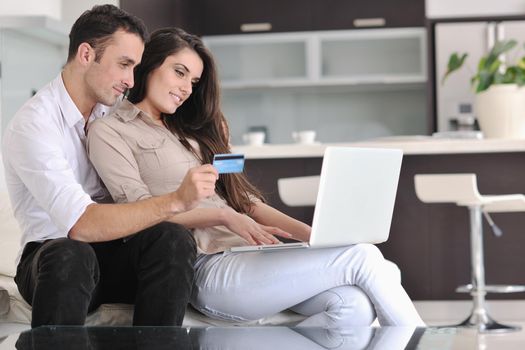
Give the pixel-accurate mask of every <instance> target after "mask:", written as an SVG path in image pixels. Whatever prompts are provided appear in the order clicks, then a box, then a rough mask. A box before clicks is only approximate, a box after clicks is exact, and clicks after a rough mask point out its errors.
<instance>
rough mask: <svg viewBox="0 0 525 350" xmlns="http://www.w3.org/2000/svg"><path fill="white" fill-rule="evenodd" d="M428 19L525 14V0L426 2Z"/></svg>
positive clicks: (441, 0)
mask: <svg viewBox="0 0 525 350" xmlns="http://www.w3.org/2000/svg"><path fill="white" fill-rule="evenodd" d="M425 6H426V10H425V12H426V16H427V17H428V18H443V17H480V16H505V15H508V16H510V15H519V14H525V0H425Z"/></svg>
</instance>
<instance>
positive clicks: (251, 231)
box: [224, 208, 292, 245]
mask: <svg viewBox="0 0 525 350" xmlns="http://www.w3.org/2000/svg"><path fill="white" fill-rule="evenodd" d="M225 210H226V211H225V217H224V226H226V227H227V228H228V229H229V230H230V231H232V232H233V233H235V234H237V235H238V236H240V237H242V238H244V239H245V240H246V241H247V242H248V243H250V244H252V245H259V244H278V243H281V241H279V240H278V239H277V238H276V237H275V236H274V235H276V236H281V237H286V238H291V237H292V235H291V234H289V233H288V232H285V231H283V230H281V229H280V228H278V227H272V226H265V225H261V224H258V223H257V222H256V221H255V220H253V219H252V218H250V217H249V216H248V215H244V214H239V213H237V212H236V211H235V210H233V209H231V208H226V209H225Z"/></svg>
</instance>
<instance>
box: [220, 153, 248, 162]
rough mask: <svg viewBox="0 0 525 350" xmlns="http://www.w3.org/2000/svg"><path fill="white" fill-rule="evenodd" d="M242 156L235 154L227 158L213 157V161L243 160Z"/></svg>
mask: <svg viewBox="0 0 525 350" xmlns="http://www.w3.org/2000/svg"><path fill="white" fill-rule="evenodd" d="M243 158H244V156H243V155H242V154H236V155H228V156H215V157H214V158H213V160H214V161H217V160H231V159H243Z"/></svg>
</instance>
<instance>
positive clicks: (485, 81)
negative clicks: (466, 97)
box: [476, 70, 494, 92]
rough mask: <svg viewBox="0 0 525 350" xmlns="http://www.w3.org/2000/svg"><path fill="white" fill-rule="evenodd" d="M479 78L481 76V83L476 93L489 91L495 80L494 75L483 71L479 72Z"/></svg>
mask: <svg viewBox="0 0 525 350" xmlns="http://www.w3.org/2000/svg"><path fill="white" fill-rule="evenodd" d="M478 76H479V83H478V87H477V89H476V92H481V91H485V90H487V89H488V88H489V86H490V85H491V84H492V82H493V80H494V74H491V73H490V72H488V71H486V70H483V71H481V72H479V74H478Z"/></svg>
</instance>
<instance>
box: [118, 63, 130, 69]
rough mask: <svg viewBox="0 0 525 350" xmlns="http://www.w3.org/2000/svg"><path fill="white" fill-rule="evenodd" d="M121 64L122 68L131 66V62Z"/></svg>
mask: <svg viewBox="0 0 525 350" xmlns="http://www.w3.org/2000/svg"><path fill="white" fill-rule="evenodd" d="M120 66H121V67H122V68H128V67H129V63H121V64H120Z"/></svg>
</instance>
